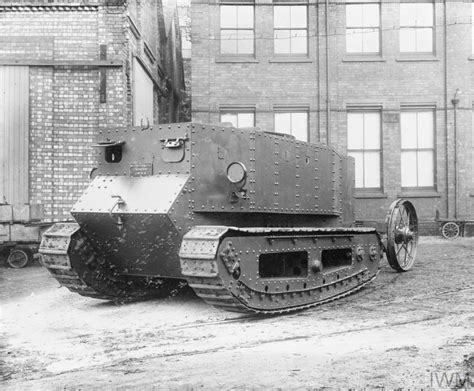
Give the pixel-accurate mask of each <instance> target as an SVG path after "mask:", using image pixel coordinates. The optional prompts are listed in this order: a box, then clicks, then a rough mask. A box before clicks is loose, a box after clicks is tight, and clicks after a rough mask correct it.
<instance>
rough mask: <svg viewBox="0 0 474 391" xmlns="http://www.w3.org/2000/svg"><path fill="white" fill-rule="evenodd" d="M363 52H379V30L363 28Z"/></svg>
mask: <svg viewBox="0 0 474 391" xmlns="http://www.w3.org/2000/svg"><path fill="white" fill-rule="evenodd" d="M362 45H363V49H362V50H363V52H364V53H378V52H379V30H365V31H364V33H363V44H362Z"/></svg>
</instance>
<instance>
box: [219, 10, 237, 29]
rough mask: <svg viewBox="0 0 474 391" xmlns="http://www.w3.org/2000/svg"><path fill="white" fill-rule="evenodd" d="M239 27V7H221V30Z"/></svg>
mask: <svg viewBox="0 0 474 391" xmlns="http://www.w3.org/2000/svg"><path fill="white" fill-rule="evenodd" d="M236 27H237V7H236V6H235V5H221V28H236Z"/></svg>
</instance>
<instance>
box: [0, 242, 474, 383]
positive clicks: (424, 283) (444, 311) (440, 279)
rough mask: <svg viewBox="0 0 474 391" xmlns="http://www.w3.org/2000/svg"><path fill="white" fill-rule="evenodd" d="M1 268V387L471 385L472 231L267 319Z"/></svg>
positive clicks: (189, 299) (185, 295) (423, 247)
mask: <svg viewBox="0 0 474 391" xmlns="http://www.w3.org/2000/svg"><path fill="white" fill-rule="evenodd" d="M0 273H1V274H0V303H1V307H0V311H1V312H0V319H1V324H0V327H1V328H0V337H1V340H0V379H1V380H0V388H5V387H6V388H13V389H15V388H17V389H28V388H30V389H35V390H38V389H51V388H63V387H64V388H78V387H80V388H84V389H88V388H91V387H96V388H103V387H104V386H107V387H111V388H117V387H119V388H120V387H123V388H132V387H133V388H140V389H141V388H143V387H145V386H146V387H147V388H150V387H152V386H155V387H159V388H180V389H182V388H203V389H208V388H213V389H217V388H219V389H220V388H226V389H227V388H244V387H245V388H249V387H252V388H257V387H268V388H270V387H271V388H275V387H281V388H298V387H311V388H316V387H317V388H321V387H328V388H340V387H344V388H347V387H355V388H364V387H366V388H379V387H390V388H397V387H403V388H421V387H423V388H430V387H431V388H439V387H442V388H449V387H450V386H451V387H454V386H456V385H457V386H458V387H464V388H469V387H474V383H472V384H468V383H469V382H465V383H464V384H462V383H463V381H464V380H465V379H466V377H467V376H466V373H470V376H471V382H472V380H474V373H473V371H474V369H473V366H474V333H473V327H474V281H473V276H474V238H470V239H459V240H454V241H445V240H442V239H437V238H422V239H421V243H420V246H419V253H418V260H417V263H416V264H415V266H414V268H413V270H412V271H410V272H408V273H403V274H397V273H395V272H394V271H392V270H391V269H390V268H389V266H388V265H387V263H386V262H385V261H384V262H383V263H382V267H381V272H380V274H379V276H378V277H377V279H376V281H375V282H373V283H372V284H371V285H369V286H367V287H366V288H364V289H362V290H361V291H359V292H358V293H355V294H353V295H351V296H349V297H346V298H344V299H341V300H339V301H337V302H333V303H329V304H326V305H324V306H320V307H317V308H314V309H310V310H306V311H303V312H298V313H294V314H290V315H284V316H275V317H263V318H262V317H255V316H242V315H238V314H233V313H227V312H224V311H221V310H217V309H214V308H213V307H210V306H208V305H207V304H205V303H203V302H202V301H200V300H199V299H198V298H197V297H195V296H194V295H193V294H192V292H190V291H186V290H184V291H183V292H181V293H180V294H179V295H177V296H176V297H173V298H169V299H166V300H155V301H146V302H140V303H131V304H123V305H114V304H110V303H104V302H101V301H96V300H93V299H88V298H83V297H81V296H78V295H76V294H73V293H71V292H69V291H68V290H67V289H66V288H58V283H57V282H56V281H55V280H53V279H52V278H51V277H50V276H49V275H48V273H47V272H46V270H43V269H42V268H41V267H39V266H33V267H31V266H30V267H27V268H25V269H21V270H13V269H8V268H6V267H3V266H2V267H0ZM448 383H449V384H448ZM456 383H457V384H456Z"/></svg>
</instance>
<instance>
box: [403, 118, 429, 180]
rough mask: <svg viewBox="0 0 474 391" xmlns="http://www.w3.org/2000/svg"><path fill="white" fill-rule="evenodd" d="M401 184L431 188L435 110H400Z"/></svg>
mask: <svg viewBox="0 0 474 391" xmlns="http://www.w3.org/2000/svg"><path fill="white" fill-rule="evenodd" d="M400 129H401V146H402V148H401V172H402V187H405V188H410V187H430V188H433V187H434V111H433V110H423V111H405V112H402V113H401V118H400Z"/></svg>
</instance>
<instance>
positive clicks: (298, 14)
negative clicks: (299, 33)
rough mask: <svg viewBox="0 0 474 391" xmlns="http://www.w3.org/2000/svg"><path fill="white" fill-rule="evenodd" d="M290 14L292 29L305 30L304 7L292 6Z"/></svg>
mask: <svg viewBox="0 0 474 391" xmlns="http://www.w3.org/2000/svg"><path fill="white" fill-rule="evenodd" d="M290 14H291V19H290V21H291V27H292V28H306V27H307V17H306V6H305V5H303V6H301V5H300V6H292V7H290Z"/></svg>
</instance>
